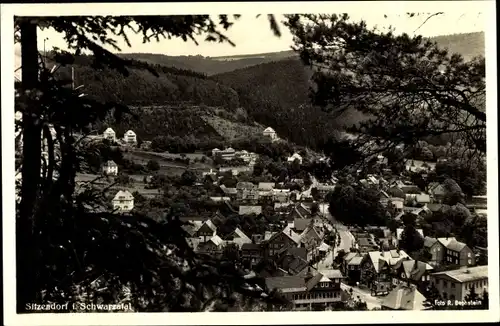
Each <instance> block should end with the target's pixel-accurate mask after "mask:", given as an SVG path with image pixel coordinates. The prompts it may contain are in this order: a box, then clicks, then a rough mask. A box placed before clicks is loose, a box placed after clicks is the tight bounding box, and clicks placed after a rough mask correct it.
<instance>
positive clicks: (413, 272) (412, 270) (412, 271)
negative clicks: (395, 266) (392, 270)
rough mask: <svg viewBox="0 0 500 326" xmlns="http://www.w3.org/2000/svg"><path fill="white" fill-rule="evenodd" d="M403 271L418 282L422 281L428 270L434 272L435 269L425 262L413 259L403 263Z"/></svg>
mask: <svg viewBox="0 0 500 326" xmlns="http://www.w3.org/2000/svg"><path fill="white" fill-rule="evenodd" d="M402 265H403V269H404V271H405V274H406V277H407V278H409V279H413V280H415V281H418V280H420V279H421V277H422V275H424V273H425V272H426V271H428V270H432V269H433V267H432V266H431V265H429V264H427V263H425V262H423V261H416V260H413V259H409V260H405V261H403V264H402Z"/></svg>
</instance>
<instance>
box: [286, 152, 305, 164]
mask: <svg viewBox="0 0 500 326" xmlns="http://www.w3.org/2000/svg"><path fill="white" fill-rule="evenodd" d="M287 161H288V163H293V162H295V161H298V162H299V164H302V156H301V155H300V154H299V153H294V154H293V155H292V156H290V157H288V158H287Z"/></svg>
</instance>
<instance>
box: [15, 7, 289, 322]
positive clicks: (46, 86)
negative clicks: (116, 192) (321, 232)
mask: <svg viewBox="0 0 500 326" xmlns="http://www.w3.org/2000/svg"><path fill="white" fill-rule="evenodd" d="M231 24H232V22H231V21H230V19H229V18H228V17H227V16H225V15H221V16H219V21H217V22H214V21H213V20H212V19H211V18H210V17H209V16H207V15H205V16H165V17H155V16H136V17H130V16H116V17H111V16H106V17H85V16H73V17H64V16H58V17H16V18H15V37H16V41H19V42H20V43H21V51H22V82H21V83H19V84H16V90H17V92H18V93H17V95H18V96H17V97H16V103H15V104H16V111H19V112H21V113H22V123H21V130H22V139H23V143H22V145H23V148H22V165H21V172H22V185H21V203H20V205H18V207H17V219H16V249H17V250H16V254H17V259H16V264H17V269H16V270H17V296H16V297H17V311H18V312H26V310H25V309H26V307H27V305H26V304H27V303H31V304H33V303H52V302H57V303H66V302H68V300H70V301H71V302H73V303H81V302H84V303H88V302H93V303H116V302H120V301H121V300H123V301H121V302H125V301H128V302H131V303H132V306H133V309H134V310H135V311H204V310H213V309H214V306H215V305H217V304H219V305H220V304H225V305H228V306H230V307H232V308H233V309H236V310H253V309H264V308H265V307H266V305H267V306H268V307H269V305H271V306H272V305H273V304H274V303H276V302H273V300H274V299H273V296H272V295H268V296H266V298H268V299H269V300H267V301H268V302H267V303H266V305H264V306H262V304H260V305H259V302H260V303H262V298H263V297H262V296H261V294H262V293H260V292H258V291H257V292H255V291H249V290H248V286H247V285H246V283H253V282H255V281H257V282H258V281H259V280H253V281H251V280H250V281H249V280H244V279H243V277H242V276H243V275H242V273H241V272H240V271H238V270H237V269H236V268H235V266H234V265H232V264H224V263H221V262H220V261H217V260H216V259H214V258H212V257H204V256H201V255H197V254H195V253H193V251H192V249H191V248H190V247H189V246H188V244H187V242H186V240H185V236H186V234H185V233H184V232H183V229H182V228H181V226H182V225H181V223H180V222H179V220H178V219H177V218H176V214H175V211H174V210H169V214H168V215H167V218H166V220H164V222H163V223H159V222H157V221H155V220H153V219H151V218H149V217H145V216H140V215H132V216H129V217H126V216H122V215H115V214H112V213H106V212H103V210H102V208H103V202H102V200H101V199H102V198H100V197H99V195H98V193H96V192H93V191H92V189H90V191H88V192H83V193H78V194H77V193H75V174H76V171H78V169H79V167H78V165H79V160H78V156H79V155H80V154H81V153H80V151H81V148H80V147H79V142H78V141H77V140H76V139H75V133H85V132H87V131H88V126H89V125H91V124H92V123H95V122H96V121H97V120H98V119H99V120H104V119H105V118H106V116H107V115H108V113H109V112H111V111H113V113H114V118H116V119H119V118H120V117H121V116H122V115H123V114H124V113H127V112H129V110H127V109H128V108H127V107H125V106H124V105H122V104H118V103H103V102H99V101H97V100H96V99H94V98H92V97H84V96H82V94H81V93H80V92H79V91H78V90H77V89H72V88H70V87H68V86H69V84H70V83H71V81H69V82H68V81H61V80H60V79H57V78H56V77H57V76H55V75H54V74H53V72H54V70H57V67H56V68H54V69H52V70H51V71H49V69H47V67H46V66H45V62H44V61H42V62H40V61H39V60H38V59H39V53H38V49H37V28H39V27H40V28H48V27H52V28H54V29H55V30H56V31H57V32H60V33H62V35H63V37H64V39H65V41H66V43H67V45H68V47H69V49H70V51H72V52H73V53H74V54H75V55H76V56H77V57H78V56H79V55H81V54H82V53H83V51H90V52H91V53H92V54H93V60H94V62H93V67H94V68H96V69H106V68H111V69H115V70H117V71H119V72H120V73H122V74H123V75H125V76H127V75H128V74H129V70H128V69H127V65H128V66H130V65H132V66H134V67H137V65H138V64H137V63H134V62H131V61H129V60H125V59H123V58H119V57H118V56H116V55H115V54H113V53H111V52H110V51H108V50H106V49H105V48H104V47H103V46H102V45H103V44H104V45H106V46H111V47H112V48H114V49H115V50H119V49H118V48H117V46H116V39H117V38H122V39H124V40H125V41H126V43H128V38H127V32H128V31H130V30H132V31H134V32H136V33H141V34H142V35H143V37H144V41H145V42H148V41H150V40H152V39H153V40H154V39H156V40H159V39H160V38H161V37H163V38H171V37H180V38H182V39H183V40H188V39H191V40H193V41H195V40H194V36H195V35H198V34H203V35H204V36H205V40H206V41H217V42H224V41H225V42H230V41H229V40H228V39H227V38H226V37H225V36H224V35H223V34H222V32H221V31H220V29H222V30H225V29H227V28H229V27H230V25H231ZM54 60H55V61H56V62H58V63H59V64H63V65H65V64H71V63H73V60H74V56H73V55H72V54H70V53H69V52H64V51H57V53H56V54H55V55H54ZM138 68H144V69H149V68H150V67H147V66H142V65H140V67H138ZM149 70H150V72H152V73H153V74H156V75H158V74H157V73H156V72H155V71H154V70H153V69H149ZM50 126H53V128H54V130H55V136H54V137H53V134H52V133H51V131H50ZM42 131H43V133H42ZM41 135H42V139H43V140H44V142H43V143H44V144H46V146H47V148H46V150H47V159H46V160H45V161H46V162H45V163H44V164H43V165H42V162H41V161H42V160H41V158H42V155H41V154H42V142H40V136H41ZM42 166H43V171H42V173H40V171H41V167H42ZM56 172H57V173H56ZM99 208H100V209H99ZM104 208H105V206H104ZM165 293H168V294H169V295H165ZM235 298H236V300H235ZM279 302H281V301H279ZM278 304H280V303H278ZM70 306H71V305H70ZM259 307H260V308H259ZM262 307H264V308H262Z"/></svg>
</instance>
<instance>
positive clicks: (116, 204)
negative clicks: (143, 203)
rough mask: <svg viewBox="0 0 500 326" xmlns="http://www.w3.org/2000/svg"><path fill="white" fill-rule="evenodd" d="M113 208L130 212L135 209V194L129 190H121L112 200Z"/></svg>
mask: <svg viewBox="0 0 500 326" xmlns="http://www.w3.org/2000/svg"><path fill="white" fill-rule="evenodd" d="M112 204H113V210H115V211H118V212H122V213H123V212H130V211H131V210H132V209H134V196H133V195H132V194H131V193H130V191H128V190H120V191H118V192H117V193H116V195H115V197H114V198H113V200H112Z"/></svg>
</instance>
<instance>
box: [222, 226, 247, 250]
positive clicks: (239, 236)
mask: <svg viewBox="0 0 500 326" xmlns="http://www.w3.org/2000/svg"><path fill="white" fill-rule="evenodd" d="M225 239H226V241H227V242H230V243H234V244H235V245H237V246H238V247H239V248H241V247H242V246H243V245H244V244H248V243H252V239H250V238H249V237H248V236H247V235H246V234H245V233H244V232H243V231H242V230H241V229H240V228H236V229H235V230H234V231H233V232H231V234H229V235H228V236H227V237H225Z"/></svg>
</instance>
